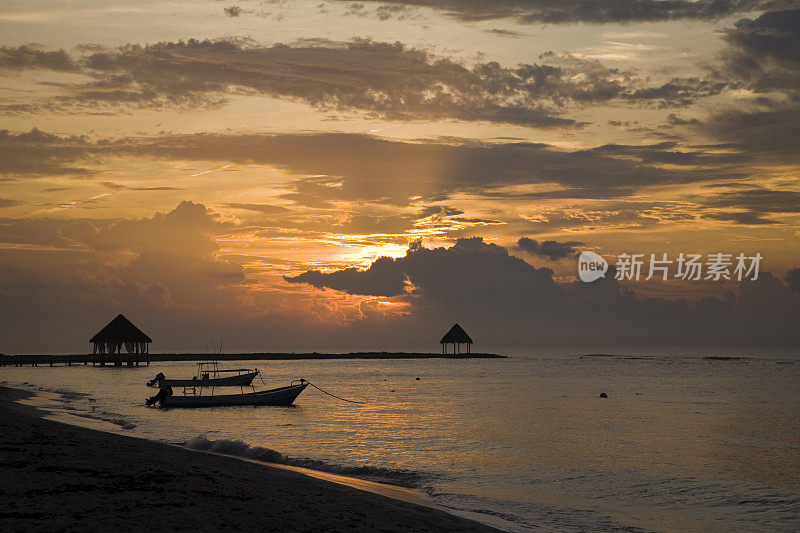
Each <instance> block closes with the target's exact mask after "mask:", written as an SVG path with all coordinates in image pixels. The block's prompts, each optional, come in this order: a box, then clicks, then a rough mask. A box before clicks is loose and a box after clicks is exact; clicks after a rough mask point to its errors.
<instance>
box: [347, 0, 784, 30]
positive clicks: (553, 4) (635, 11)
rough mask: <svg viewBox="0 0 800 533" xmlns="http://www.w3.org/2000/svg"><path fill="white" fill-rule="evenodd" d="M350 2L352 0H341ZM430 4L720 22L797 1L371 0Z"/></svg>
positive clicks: (594, 18)
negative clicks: (719, 20)
mask: <svg viewBox="0 0 800 533" xmlns="http://www.w3.org/2000/svg"><path fill="white" fill-rule="evenodd" d="M341 1H346V2H348V3H349V2H350V0H341ZM365 1H366V2H380V3H382V4H391V5H399V6H415V7H429V8H433V9H436V10H439V11H443V12H445V13H446V14H447V15H448V16H451V17H453V18H455V19H458V20H461V21H465V22H470V21H481V20H492V19H499V18H513V19H515V20H516V21H517V22H519V23H521V24H540V23H552V24H568V23H578V22H585V23H590V24H613V23H623V24H624V23H635V22H661V21H666V20H715V19H719V18H722V17H727V16H731V15H735V14H737V13H745V12H752V11H767V10H774V9H785V8H787V7H790V6H796V5H797V3H796V2H795V1H794V0H491V1H483V2H482V1H476V0H393V1H391V2H385V1H384V0H365Z"/></svg>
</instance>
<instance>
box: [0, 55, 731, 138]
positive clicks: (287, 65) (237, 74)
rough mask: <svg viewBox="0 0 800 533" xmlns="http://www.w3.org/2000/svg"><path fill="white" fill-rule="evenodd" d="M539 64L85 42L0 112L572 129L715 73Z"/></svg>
mask: <svg viewBox="0 0 800 533" xmlns="http://www.w3.org/2000/svg"><path fill="white" fill-rule="evenodd" d="M12 51H13V50H12ZM68 59H69V58H68ZM541 60H542V61H543V62H546V63H542V64H538V63H534V64H519V65H517V66H514V67H506V66H502V65H500V64H499V63H497V62H485V63H477V64H475V65H473V66H467V65H465V64H462V63H459V62H456V61H454V60H451V59H448V58H441V57H436V56H434V55H432V54H431V53H429V52H427V51H424V50H420V49H415V48H409V47H406V46H404V45H403V44H401V43H399V42H397V43H381V42H373V41H370V40H363V39H357V40H354V41H351V42H345V43H342V42H334V41H328V40H324V39H316V40H309V41H305V42H301V43H299V44H296V45H294V46H288V45H282V44H278V45H274V46H271V47H263V46H259V45H257V44H255V43H253V42H252V41H249V40H243V39H226V40H216V41H209V40H204V41H198V40H194V39H192V40H189V41H187V42H183V41H181V42H177V43H175V42H162V43H158V44H154V45H147V46H140V45H128V46H124V47H121V48H116V49H107V50H99V51H98V50H95V49H90V50H89V51H88V52H87V53H86V54H85V55H83V56H80V57H79V58H76V59H69V62H70V64H80V65H81V72H82V73H83V74H85V75H86V76H88V77H90V78H92V81H89V82H77V83H60V84H58V88H59V89H60V90H62V91H64V92H65V94H61V95H58V96H52V97H48V98H46V99H39V100H33V101H30V102H25V103H20V102H16V103H9V104H6V105H5V106H4V107H2V108H0V109H5V111H6V112H7V113H13V114H19V113H25V112H32V111H36V109H37V106H39V109H40V110H41V111H47V112H54V111H58V110H59V109H60V110H62V111H67V112H69V111H74V112H92V113H97V112H111V111H113V110H114V109H116V108H119V107H120V106H122V107H133V108H155V109H166V108H180V109H189V108H197V107H216V106H220V105H224V104H226V102H227V101H228V99H230V98H231V97H233V96H236V95H242V94H250V95H252V94H258V95H265V96H269V97H274V98H281V99H285V100H291V101H297V102H303V103H305V104H307V105H309V106H312V107H314V108H317V109H320V110H322V111H325V112H347V113H354V112H358V113H364V114H366V115H368V116H374V117H381V118H385V119H392V120H463V121H487V122H495V123H507V124H516V125H522V126H532V127H540V128H546V127H561V126H580V125H582V124H581V123H579V122H576V121H575V120H573V119H570V118H565V117H563V116H561V115H562V113H563V112H564V110H565V108H566V106H568V105H571V104H574V105H586V104H593V103H598V102H613V101H629V102H638V103H640V104H642V105H652V106H659V107H681V106H686V105H689V104H690V103H692V102H694V101H696V100H697V99H699V98H705V97H708V96H713V95H717V94H719V93H720V92H721V91H722V90H723V89H724V88H725V87H726V83H725V82H722V81H709V80H702V79H699V78H694V77H689V78H673V79H670V80H669V81H667V82H666V83H663V84H660V85H656V86H651V85H649V84H648V83H647V82H646V81H644V80H641V79H638V78H637V77H636V76H635V75H634V74H633V73H632V72H626V71H621V70H619V69H617V68H610V67H607V66H605V65H603V64H602V63H600V62H598V61H591V60H585V59H580V58H577V57H575V56H572V55H569V54H554V53H553V52H547V53H545V54H543V55H542V56H541ZM0 66H1V65H0ZM31 66H33V63H31ZM20 68H21V67H20ZM42 68H43V67H42Z"/></svg>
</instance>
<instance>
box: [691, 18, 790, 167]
mask: <svg viewBox="0 0 800 533" xmlns="http://www.w3.org/2000/svg"><path fill="white" fill-rule="evenodd" d="M724 35H725V40H726V42H727V43H728V45H729V50H728V51H727V52H726V53H725V57H724V60H725V63H724V65H723V67H722V69H721V72H720V73H718V76H721V77H723V78H726V79H727V80H728V82H729V84H730V85H731V87H734V88H743V89H747V90H749V91H752V92H754V93H755V94H756V95H757V97H756V98H753V99H751V100H752V101H751V102H750V105H747V106H744V107H742V106H738V107H733V106H729V107H727V108H725V109H723V110H721V111H719V112H717V113H714V114H713V115H712V116H711V117H710V118H709V119H708V120H707V121H705V124H704V125H702V126H701V127H700V129H701V131H705V132H706V133H709V134H711V135H713V136H714V137H715V138H717V139H720V140H721V141H723V142H729V143H732V144H735V145H736V147H737V148H738V149H739V150H740V151H744V152H751V153H758V154H769V155H777V156H779V157H780V159H779V161H780V160H784V161H785V160H788V161H792V162H797V161H798V154H800V151H798V149H797V147H798V146H800V130H799V129H798V128H797V122H798V120H800V9H794V10H786V11H776V12H770V13H764V14H763V15H761V16H760V17H758V18H756V19H742V20H739V21H738V22H737V23H736V24H735V26H734V27H733V28H730V29H728V30H726V31H725V34H724Z"/></svg>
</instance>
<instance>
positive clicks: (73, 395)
mask: <svg viewBox="0 0 800 533" xmlns="http://www.w3.org/2000/svg"><path fill="white" fill-rule="evenodd" d="M51 390H52V392H56V393H58V394H60V395H61V398H62V399H63V400H78V399H81V398H86V397H87V396H89V395H88V394H86V393H85V392H75V391H71V390H66V389H51Z"/></svg>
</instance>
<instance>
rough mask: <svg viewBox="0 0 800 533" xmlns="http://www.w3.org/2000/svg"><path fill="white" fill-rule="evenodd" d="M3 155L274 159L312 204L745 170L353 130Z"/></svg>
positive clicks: (728, 163)
mask: <svg viewBox="0 0 800 533" xmlns="http://www.w3.org/2000/svg"><path fill="white" fill-rule="evenodd" d="M0 153H3V154H7V159H6V160H4V161H3V163H2V165H4V166H5V167H6V169H8V170H7V172H9V173H12V172H14V171H16V172H18V173H20V174H21V173H24V172H30V173H31V174H32V175H36V174H41V173H44V172H56V171H58V169H63V171H64V172H65V173H69V172H74V171H75V169H74V167H73V165H74V164H75V163H77V162H82V161H85V160H86V159H88V158H95V159H97V158H99V157H101V156H106V157H110V156H120V155H138V156H146V157H157V158H166V159H184V160H213V161H226V162H231V161H233V162H237V163H257V164H266V165H274V166H276V167H279V168H282V169H285V170H287V171H289V172H292V173H294V174H298V175H300V176H301V177H298V179H297V180H295V181H294V182H293V185H292V186H293V187H294V189H295V190H294V192H292V193H290V194H288V195H287V196H286V198H287V199H289V200H292V201H294V202H296V203H298V204H302V205H307V206H310V207H314V206H316V207H325V206H330V205H331V204H330V202H332V201H335V200H350V201H352V200H367V201H380V202H387V203H391V204H395V205H407V204H408V203H409V202H410V201H411V198H412V197H420V198H423V199H425V200H426V201H439V200H443V199H446V198H447V197H448V195H450V194H453V193H454V192H457V191H462V192H474V193H476V194H482V195H487V196H488V197H491V196H492V194H493V192H492V189H494V188H498V187H503V186H507V185H514V184H533V183H539V184H553V185H554V187H553V191H551V192H533V193H520V194H517V195H516V197H517V198H519V199H525V198H527V199H530V200H535V199H543V198H589V197H594V198H609V197H617V196H625V195H628V194H631V193H632V192H633V191H635V190H637V189H639V188H641V187H646V186H651V185H658V184H668V183H687V182H698V181H707V180H711V179H720V178H726V179H735V178H740V177H743V176H744V175H743V174H742V173H741V168H740V165H739V163H741V162H742V156H740V155H737V154H720V153H713V152H708V153H707V152H704V151H703V150H699V149H694V150H687V149H682V148H680V147H679V146H677V145H676V144H674V143H659V144H655V145H643V146H630V145H604V146H600V147H597V148H594V149H589V150H576V151H564V150H559V149H556V148H554V147H552V146H548V145H545V144H538V143H526V142H511V143H505V144H499V143H481V142H475V141H468V140H460V139H445V140H443V141H440V142H427V143H420V142H401V141H390V140H385V139H379V138H376V137H372V136H369V135H361V134H345V133H335V134H308V135H302V134H285V135H281V134H276V135H258V134H254V135H235V134H227V135H226V134H195V135H169V136H156V137H149V138H148V137H138V138H130V139H119V140H100V141H97V142H95V143H88V142H86V141H85V140H83V139H80V138H77V139H76V138H65V137H57V136H49V135H48V134H43V133H41V132H31V133H28V134H20V135H17V136H15V135H10V134H5V135H0ZM44 163H47V165H44ZM665 164H669V165H670V167H672V168H667V167H665V166H664V165H665ZM304 176H308V177H304ZM503 194H504V195H509V194H510V193H503ZM511 196H514V195H511Z"/></svg>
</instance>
